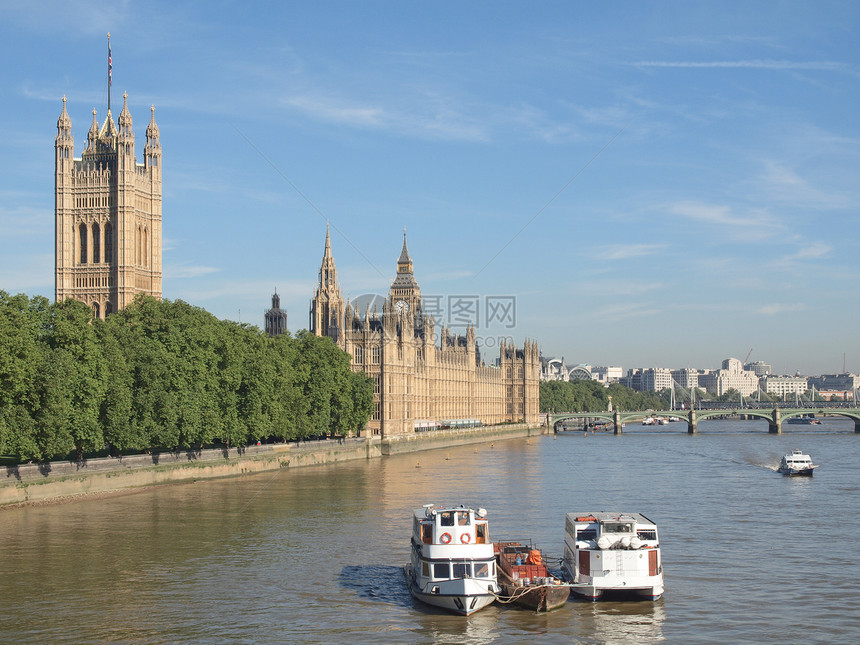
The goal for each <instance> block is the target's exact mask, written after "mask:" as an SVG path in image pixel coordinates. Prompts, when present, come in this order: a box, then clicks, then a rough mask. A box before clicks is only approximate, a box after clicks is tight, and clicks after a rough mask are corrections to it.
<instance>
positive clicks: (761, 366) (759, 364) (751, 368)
mask: <svg viewBox="0 0 860 645" xmlns="http://www.w3.org/2000/svg"><path fill="white" fill-rule="evenodd" d="M744 369H745V370H747V371H748V372H753V373H754V374H755V375H756V376H758V377H759V378H761V377H762V376H767V375H768V374H770V373H771V371H773V370H772V368H771V366H770V365H769V364H767V363H765V362H763V361H753V362H752V363H747V364H746V365H744Z"/></svg>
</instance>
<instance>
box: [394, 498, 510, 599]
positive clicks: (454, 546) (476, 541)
mask: <svg viewBox="0 0 860 645" xmlns="http://www.w3.org/2000/svg"><path fill="white" fill-rule="evenodd" d="M486 516H487V511H485V510H484V509H482V508H479V509H477V510H475V509H471V508H466V507H465V506H462V505H460V506H452V507H439V508H437V507H435V506H434V505H433V504H425V505H424V506H423V507H421V508H419V509H416V510H415V511H414V513H413V516H412V540H411V544H412V549H411V551H412V555H411V560H410V563H409V565H408V566H407V567H406V578H407V581H408V584H409V591H410V593H411V594H412V595H413V596H414V597H415V598H417V599H418V600H421V601H422V602H425V603H427V604H428V605H434V606H436V607H442V608H443V609H448V610H450V611H453V612H456V613H458V614H463V615H464V616H468V615H469V614H472V613H474V612H476V611H478V610H479V609H482V608H484V607H486V606H487V605H489V604H491V603H492V602H493V601H494V600H495V598H496V594H497V593H498V591H499V586H498V582H497V578H496V559H495V556H494V554H493V544H492V542H490V534H489V527H488V525H487V520H486Z"/></svg>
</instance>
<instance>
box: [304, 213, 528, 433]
mask: <svg viewBox="0 0 860 645" xmlns="http://www.w3.org/2000/svg"><path fill="white" fill-rule="evenodd" d="M310 330H311V331H312V332H313V333H314V334H316V335H317V336H328V337H329V338H331V339H332V340H333V341H334V342H335V343H336V344H337V345H338V347H340V348H341V349H343V350H344V351H345V352H346V353H347V354H349V356H350V358H351V360H352V368H353V370H355V371H363V372H364V373H365V374H367V376H369V377H370V378H371V379H372V380H373V383H374V388H373V391H374V395H373V398H374V412H373V416H372V417H371V419H370V421H368V423H367V426H366V428H365V433H367V434H368V435H380V436H383V437H385V436H392V435H404V434H410V433H414V432H416V431H420V430H421V429H423V428H432V427H437V426H439V425H441V426H445V425H452V426H456V425H457V422H461V421H465V420H468V421H471V422H479V423H480V424H482V425H495V424H500V423H515V422H525V423H528V424H529V425H537V424H538V411H539V407H538V406H539V374H540V350H539V348H538V346H537V344H536V343H534V342H532V341H528V340H527V341H525V343H524V345H523V347H522V349H517V348H516V347H514V346H513V345H508V344H506V343H504V342H502V343H501V346H500V348H499V362H498V365H497V366H488V365H485V364H484V363H483V361H482V357H481V355H480V351H479V348H478V346H477V343H476V339H475V329H474V327H472V326H468V327H467V328H466V332H465V334H464V335H455V334H451V332H450V330H449V329H447V328H446V327H445V326H442V327H441V328H440V330H439V331H440V334H439V335H440V345H439V346H437V345H436V340H435V338H436V321H435V320H434V319H433V317H432V316H430V315H428V314H426V313H425V312H424V311H423V306H422V300H421V289H420V288H419V286H418V281H417V280H416V279H415V275H414V273H413V266H412V258H411V257H410V256H409V250H408V249H407V246H406V234H405V233H404V234H403V248H402V250H401V252H400V257H399V258H398V260H397V273H396V275H395V278H394V281H393V282H392V283H391V287H390V290H389V293H388V297H387V298H386V299H385V301H384V302H383V304H382V311H381V312H379V311H377V310H375V309H374V310H373V311H370V310H368V311H364V312H361V311H356V310H355V309H354V308H353V307H352V305H351V304H350V303H349V302H347V301H346V300H345V299H344V297H343V294H342V292H341V289H340V286H339V285H338V281H337V268H336V267H335V262H334V256H333V255H332V249H331V235H330V233H329V231H328V229H326V238H325V250H324V252H323V259H322V264H321V266H320V270H319V284H318V285H317V288H316V289H315V291H314V295H313V299H312V300H311V306H310Z"/></svg>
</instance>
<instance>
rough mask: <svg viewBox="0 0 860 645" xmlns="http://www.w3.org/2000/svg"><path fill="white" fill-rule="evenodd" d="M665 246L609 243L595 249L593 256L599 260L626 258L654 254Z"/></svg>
mask: <svg viewBox="0 0 860 645" xmlns="http://www.w3.org/2000/svg"><path fill="white" fill-rule="evenodd" d="M665 248H666V245H665V244H610V245H608V246H603V247H600V248H599V249H597V252H596V253H595V256H596V257H597V259H600V260H628V259H630V258H640V257H643V256H646V255H656V254H657V253H660V252H661V251H663V250H665Z"/></svg>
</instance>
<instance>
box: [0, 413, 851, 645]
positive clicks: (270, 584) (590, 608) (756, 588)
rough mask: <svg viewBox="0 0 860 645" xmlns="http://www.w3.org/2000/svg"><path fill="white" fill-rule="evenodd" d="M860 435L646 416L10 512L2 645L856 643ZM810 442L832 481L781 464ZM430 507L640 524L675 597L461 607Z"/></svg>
mask: <svg viewBox="0 0 860 645" xmlns="http://www.w3.org/2000/svg"><path fill="white" fill-rule="evenodd" d="M853 429H854V428H853V422H850V421H847V420H842V419H836V418H834V419H825V421H824V424H823V425H821V426H791V425H788V424H786V425H785V426H784V434H782V435H769V434H768V433H767V425H766V423H765V422H762V421H749V422H747V421H743V422H741V421H730V420H726V421H703V422H701V423H700V425H699V434H698V435H695V436H689V435H687V433H686V424H685V423H673V424H670V425H669V426H664V427H661V428H659V429H651V428H644V427H639V426H628V427H627V428H626V429H625V434H624V435H621V436H614V435H612V434H603V433H597V434H588V435H586V434H584V433H582V432H570V433H564V434H561V435H558V436H557V437H554V436H552V435H550V436H543V437H532V438H531V439H513V440H508V441H497V442H495V443H493V444H479V445H477V446H464V447H459V448H452V449H442V450H435V451H429V452H423V453H416V454H412V455H401V456H396V457H389V458H384V459H376V460H372V461H366V462H365V461H360V462H349V463H344V464H339V465H334V466H321V467H310V468H300V469H294V470H284V471H281V472H277V473H266V474H262V475H255V476H249V477H244V478H236V479H224V480H217V481H201V482H197V483H193V484H183V485H173V486H163V487H157V488H151V489H146V490H141V491H138V492H134V493H131V494H127V495H121V496H117V497H110V498H102V499H86V500H83V501H79V502H75V503H72V504H66V505H51V506H35V507H27V508H17V509H10V510H5V511H0V549H2V551H0V563H2V569H3V577H2V582H0V641H2V642H15V643H21V642H50V643H104V642H121V643H128V642H131V643H224V642H237V643H323V642H325V643H328V642H349V643H375V644H382V643H465V642H468V643H520V642H523V641H524V640H526V639H529V640H531V639H536V640H538V641H539V642H543V643H640V642H654V641H665V642H670V643H744V642H746V643H780V644H782V643H786V642H789V643H796V642H801V641H809V642H828V643H856V642H858V641H860V566H858V564H860V520H858V493H860V468H858V466H860V435H857V434H855V433H854V431H853ZM795 448H800V449H803V450H804V452H807V453H809V454H810V455H811V456H812V458H813V460H814V461H815V462H816V463H820V464H821V467H820V468H819V469H817V471H816V474H815V477H814V478H811V479H807V478H788V477H783V476H782V475H779V474H777V473H776V472H775V468H776V465H777V463H778V462H779V459H780V457H781V456H782V455H783V454H785V453H786V452H790V451H791V450H792V449H795ZM428 502H435V503H437V504H438V503H451V504H459V503H464V504H467V505H473V506H482V507H485V508H486V509H487V510H488V519H489V520H490V529H491V535H492V536H493V537H495V538H497V539H501V538H505V537H507V538H532V539H533V540H535V542H536V543H537V544H538V545H539V546H541V547H542V548H543V549H544V550H545V552H546V553H547V554H548V555H550V556H557V557H560V555H561V550H562V541H563V533H564V515H565V513H567V512H586V511H594V510H620V511H631V512H633V511H638V512H641V513H644V514H645V515H646V516H648V517H649V518H651V519H652V520H654V521H655V522H656V523H657V525H658V527H659V530H660V537H661V546H662V550H663V561H664V568H665V584H666V593H665V595H664V597H663V598H662V599H661V600H659V601H657V602H598V603H591V602H581V601H570V602H568V604H567V606H566V607H564V608H562V609H559V610H557V611H554V612H551V613H550V614H534V613H532V612H530V611H526V610H522V609H515V608H510V607H502V606H495V605H494V606H491V607H489V608H487V609H484V610H482V611H480V612H478V613H477V614H475V615H473V616H471V617H469V618H463V617H460V616H455V615H449V614H446V613H443V612H441V611H439V610H437V609H434V608H431V607H428V606H425V605H423V604H421V603H419V602H417V601H414V600H413V599H412V598H411V596H410V595H409V592H408V591H407V588H406V584H405V581H404V578H403V575H402V570H401V567H402V565H403V564H405V563H406V562H407V560H408V557H409V535H410V530H411V512H412V509H413V508H417V507H419V506H421V505H422V504H424V503H428Z"/></svg>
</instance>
